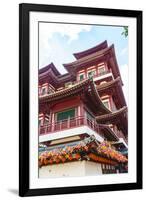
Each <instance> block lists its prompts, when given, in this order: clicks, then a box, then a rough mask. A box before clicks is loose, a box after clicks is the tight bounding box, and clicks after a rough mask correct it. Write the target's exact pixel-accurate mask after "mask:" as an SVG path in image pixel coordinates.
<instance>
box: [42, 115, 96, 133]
mask: <svg viewBox="0 0 146 200" xmlns="http://www.w3.org/2000/svg"><path fill="white" fill-rule="evenodd" d="M83 125H86V126H88V127H90V128H91V129H93V130H94V131H97V132H99V131H98V129H99V126H98V124H97V123H96V121H94V120H91V119H89V118H87V117H85V116H78V117H75V118H70V119H66V120H62V121H58V122H55V123H52V124H47V125H44V126H40V128H39V134H40V135H44V134H49V133H52V132H56V131H62V130H66V129H71V128H75V127H79V126H83Z"/></svg>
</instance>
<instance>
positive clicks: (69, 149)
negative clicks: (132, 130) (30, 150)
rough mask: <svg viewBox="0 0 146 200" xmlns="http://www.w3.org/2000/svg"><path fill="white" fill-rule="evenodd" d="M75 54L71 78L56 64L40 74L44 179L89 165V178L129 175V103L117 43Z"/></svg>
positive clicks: (40, 144)
mask: <svg viewBox="0 0 146 200" xmlns="http://www.w3.org/2000/svg"><path fill="white" fill-rule="evenodd" d="M74 56H75V58H76V61H74V62H72V63H68V64H64V67H65V68H66V70H67V71H68V73H66V74H63V75H61V74H60V73H59V71H58V70H57V68H56V67H55V66H54V64H53V63H51V64H49V65H48V66H46V67H44V68H42V69H40V70H39V154H40V157H39V166H40V169H39V174H40V177H50V176H74V175H75V176H76V175H78V173H77V174H76V172H75V168H77V167H78V168H79V169H80V170H82V168H87V166H88V167H89V170H87V172H85V171H84V172H85V173H84V174H83V175H90V173H91V171H92V173H93V174H95V175H96V174H102V173H117V172H127V161H128V159H127V157H128V144H127V142H128V123H127V105H126V101H125V98H124V94H123V90H122V85H123V82H122V78H121V75H120V71H119V67H118V64H117V61H116V56H115V51H114V45H111V46H110V47H108V45H107V41H104V42H103V43H101V44H99V45H97V46H95V47H93V48H91V49H88V50H85V51H82V52H79V53H75V54H74ZM73 161H74V162H73ZM83 163H84V164H83ZM97 166H98V167H97ZM68 167H69V168H70V170H69V171H68V170H67V169H69V168H68ZM46 168H47V169H48V171H49V170H52V171H53V170H56V174H54V172H52V173H49V172H48V171H46ZM95 168H96V170H95ZM63 169H64V170H66V171H64V170H63ZM97 169H98V170H97Z"/></svg>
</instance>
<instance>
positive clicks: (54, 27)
mask: <svg viewBox="0 0 146 200" xmlns="http://www.w3.org/2000/svg"><path fill="white" fill-rule="evenodd" d="M91 27H92V26H89V25H76V24H58V23H41V24H40V37H41V38H42V37H44V36H47V39H51V38H52V36H53V34H54V33H59V34H60V35H61V36H68V37H69V40H70V41H72V40H76V39H78V35H79V33H80V32H82V31H90V30H91Z"/></svg>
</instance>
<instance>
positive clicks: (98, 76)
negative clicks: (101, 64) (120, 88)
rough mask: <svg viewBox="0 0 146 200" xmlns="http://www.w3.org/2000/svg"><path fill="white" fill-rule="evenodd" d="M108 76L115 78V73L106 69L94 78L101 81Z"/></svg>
mask: <svg viewBox="0 0 146 200" xmlns="http://www.w3.org/2000/svg"><path fill="white" fill-rule="evenodd" d="M108 77H111V79H112V80H114V77H113V73H112V71H111V70H105V71H103V72H101V73H98V75H95V76H93V80H94V81H99V80H102V79H105V78H108Z"/></svg>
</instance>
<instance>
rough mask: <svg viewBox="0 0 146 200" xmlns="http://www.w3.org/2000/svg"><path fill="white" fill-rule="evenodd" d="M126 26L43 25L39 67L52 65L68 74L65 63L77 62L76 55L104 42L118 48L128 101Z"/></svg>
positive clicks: (40, 34) (40, 32) (118, 59)
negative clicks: (74, 54) (124, 30)
mask: <svg viewBox="0 0 146 200" xmlns="http://www.w3.org/2000/svg"><path fill="white" fill-rule="evenodd" d="M122 32H123V27H117V26H116V27H114V26H98V25H93V26H91V25H77V24H57V23H40V25H39V47H40V48H39V68H42V67H44V66H46V65H47V64H49V63H51V62H53V63H54V64H55V66H56V67H57V69H58V70H59V71H60V72H61V74H63V73H66V70H65V69H64V67H63V65H62V64H63V63H68V62H72V61H74V60H75V58H74V56H73V53H76V52H80V51H83V50H86V49H88V48H91V47H93V46H95V45H97V44H99V43H101V42H103V41H104V40H107V42H108V45H111V44H114V45H115V52H116V57H117V61H118V65H119V68H120V72H121V76H122V80H123V82H124V87H123V90H124V93H125V97H126V100H127V99H128V37H127V38H125V37H124V36H123V35H121V33H122Z"/></svg>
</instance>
